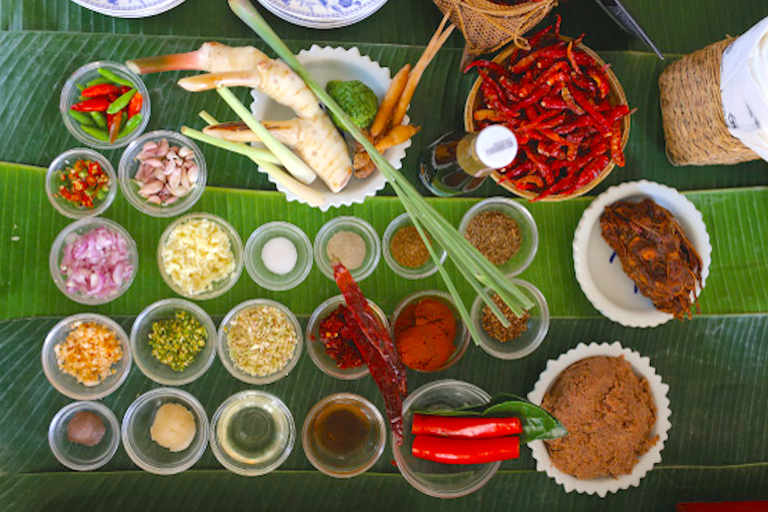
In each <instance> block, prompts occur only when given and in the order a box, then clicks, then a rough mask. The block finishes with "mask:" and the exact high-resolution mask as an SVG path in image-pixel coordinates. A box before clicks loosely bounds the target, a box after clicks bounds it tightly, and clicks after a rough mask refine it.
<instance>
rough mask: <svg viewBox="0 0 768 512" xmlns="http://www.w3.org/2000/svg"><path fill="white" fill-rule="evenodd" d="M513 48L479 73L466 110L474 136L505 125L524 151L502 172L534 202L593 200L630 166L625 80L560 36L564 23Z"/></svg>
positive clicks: (507, 183)
mask: <svg viewBox="0 0 768 512" xmlns="http://www.w3.org/2000/svg"><path fill="white" fill-rule="evenodd" d="M530 44H531V49H530V50H520V49H519V48H517V47H515V46H510V47H509V48H507V49H505V50H504V51H502V52H501V53H499V55H497V56H496V57H495V58H494V59H493V60H492V61H487V60H476V61H474V62H472V63H470V65H469V66H468V67H467V69H466V70H465V71H469V70H470V69H477V72H478V73H479V74H480V77H479V78H478V79H477V81H476V82H475V84H474V86H473V87H472V89H471V91H470V93H469V96H468V98H467V103H466V105H465V109H464V124H465V128H466V130H467V131H470V132H472V131H478V130H480V129H482V128H484V127H485V126H488V125H490V124H504V125H505V126H507V127H509V128H510V129H511V130H512V131H514V132H515V135H516V136H517V138H518V143H519V146H520V150H519V151H518V156H517V158H515V160H514V161H513V162H512V164H510V165H509V166H508V167H506V168H504V169H499V170H498V171H494V172H493V174H492V175H491V176H492V177H493V179H494V180H495V181H496V182H497V183H498V184H499V185H501V186H502V187H504V188H505V189H507V190H509V191H511V192H513V193H515V194H517V195H518V196H521V197H524V198H526V199H529V200H531V201H563V200H565V199H571V198H574V197H578V196H581V195H583V194H586V193H587V192H589V191H590V190H592V189H593V188H595V187H596V186H597V185H598V184H599V183H600V182H602V181H603V180H604V179H605V178H606V177H607V176H608V175H609V174H610V173H611V171H613V169H614V167H615V166H616V165H618V166H620V167H623V166H624V162H625V160H624V148H625V146H626V144H627V141H628V140H629V129H630V116H629V114H630V109H629V106H628V105H627V97H626V95H625V94H624V89H623V88H622V87H621V84H620V83H619V80H618V78H616V75H615V74H614V73H613V72H612V71H611V69H610V67H609V65H608V64H606V62H605V61H603V60H602V59H601V58H600V57H599V56H598V55H597V53H595V52H594V51H593V50H591V49H590V48H588V47H586V46H584V45H583V44H582V43H581V37H580V38H578V39H572V38H569V37H566V36H562V35H560V33H559V18H558V20H557V22H556V23H555V24H554V25H553V26H551V27H547V28H545V29H544V30H542V31H541V32H539V33H538V34H536V35H534V36H533V37H531V39H530Z"/></svg>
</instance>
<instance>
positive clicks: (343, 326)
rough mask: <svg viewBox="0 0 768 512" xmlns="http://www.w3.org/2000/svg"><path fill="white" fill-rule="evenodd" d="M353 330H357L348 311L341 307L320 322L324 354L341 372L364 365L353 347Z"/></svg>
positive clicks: (320, 335)
mask: <svg viewBox="0 0 768 512" xmlns="http://www.w3.org/2000/svg"><path fill="white" fill-rule="evenodd" d="M353 329H358V330H359V327H357V324H356V323H355V322H354V321H353V320H352V316H351V313H350V312H349V309H348V308H347V307H346V306H344V305H341V306H339V307H338V308H336V309H335V310H333V311H332V312H331V314H330V315H328V316H327V317H325V318H324V319H323V320H322V321H321V322H320V328H319V333H318V334H319V337H320V341H321V342H322V343H323V345H324V346H325V353H326V354H328V357H330V358H331V359H333V360H334V361H336V366H337V367H338V368H340V369H342V370H347V369H349V368H357V367H358V366H362V365H363V364H365V361H363V358H362V356H361V355H360V351H359V350H357V347H355V337H354V333H353V332H352V330H353Z"/></svg>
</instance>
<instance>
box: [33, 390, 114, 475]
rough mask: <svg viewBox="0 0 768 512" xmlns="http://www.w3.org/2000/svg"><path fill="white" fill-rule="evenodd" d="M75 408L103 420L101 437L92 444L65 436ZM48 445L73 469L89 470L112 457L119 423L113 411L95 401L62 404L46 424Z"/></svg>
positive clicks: (100, 465) (60, 460)
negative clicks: (47, 425)
mask: <svg viewBox="0 0 768 512" xmlns="http://www.w3.org/2000/svg"><path fill="white" fill-rule="evenodd" d="M79 412H92V413H93V414H96V415H97V416H99V417H100V418H101V421H103V422H104V427H105V428H106V431H105V432H104V437H102V438H101V441H99V442H98V444H96V445H95V446H85V445H82V444H78V443H73V442H72V441H70V440H69V438H68V436H67V427H68V426H69V422H70V420H72V418H73V417H74V415H75V414H77V413H79ZM48 445H49V446H50V447H51V451H52V452H53V455H54V456H55V457H56V459H57V460H58V461H59V462H61V463H62V464H63V465H65V466H66V467H68V468H69V469H73V470H75V471H93V470H94V469H98V468H100V467H102V466H103V465H104V464H106V463H107V462H109V461H110V460H112V457H113V456H114V455H115V452H116V451H117V447H118V446H120V423H118V421H117V418H116V417H115V413H113V412H112V411H111V410H110V409H109V408H108V407H107V406H105V405H103V404H100V403H98V402H74V403H71V404H69V405H67V406H65V407H63V408H62V409H61V410H60V411H59V412H57V413H56V416H54V417H53V419H52V420H51V424H50V426H49V427H48Z"/></svg>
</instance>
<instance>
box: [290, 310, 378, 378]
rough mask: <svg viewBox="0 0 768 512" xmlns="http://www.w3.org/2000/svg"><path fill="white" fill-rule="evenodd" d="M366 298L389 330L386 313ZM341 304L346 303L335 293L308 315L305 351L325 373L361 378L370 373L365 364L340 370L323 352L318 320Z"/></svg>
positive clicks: (337, 376)
mask: <svg viewBox="0 0 768 512" xmlns="http://www.w3.org/2000/svg"><path fill="white" fill-rule="evenodd" d="M367 300H368V306H370V308H371V309H372V310H373V312H374V313H376V316H377V317H378V318H379V321H381V324H382V325H383V326H384V329H386V330H389V322H388V321H387V315H386V314H385V313H384V311H383V310H382V309H381V308H380V307H379V306H377V305H376V303H375V302H373V301H372V300H370V299H367ZM342 304H346V301H345V300H344V296H343V295H336V296H335V297H331V298H330V299H328V300H326V301H324V302H323V303H322V304H320V305H319V306H317V308H316V309H315V311H314V312H313V313H312V316H310V317H309V322H308V323H307V332H306V333H305V335H304V340H305V342H306V344H307V352H309V357H311V358H312V361H313V362H314V363H315V366H317V367H318V368H320V370H321V371H322V372H323V373H325V374H326V375H330V376H331V377H336V378H337V379H342V380H356V379H361V378H363V377H365V376H366V375H368V374H369V373H370V372H369V370H368V366H367V365H366V364H362V365H360V366H358V367H355V368H347V369H344V370H342V369H341V368H339V367H338V366H336V361H334V360H333V359H332V358H331V357H330V356H329V355H328V354H326V353H325V346H324V345H323V342H322V341H320V322H322V321H323V320H324V319H325V317H327V316H328V315H329V314H331V313H332V312H333V311H334V310H336V308H338V307H339V306H341V305H342Z"/></svg>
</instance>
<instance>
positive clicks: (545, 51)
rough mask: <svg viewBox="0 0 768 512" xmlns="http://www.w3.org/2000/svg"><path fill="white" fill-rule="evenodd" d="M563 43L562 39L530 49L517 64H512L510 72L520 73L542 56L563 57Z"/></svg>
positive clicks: (546, 57) (545, 57)
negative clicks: (536, 48) (542, 46)
mask: <svg viewBox="0 0 768 512" xmlns="http://www.w3.org/2000/svg"><path fill="white" fill-rule="evenodd" d="M565 47H566V45H565V43H564V42H563V41H560V42H558V43H555V44H553V45H550V46H545V47H544V48H539V49H538V50H535V51H532V52H531V53H529V54H528V55H526V56H525V57H523V58H522V59H520V60H519V61H518V62H517V64H515V65H514V66H512V72H513V73H518V74H519V73H522V72H524V71H525V70H527V69H528V68H530V67H531V66H532V65H533V64H534V63H535V62H536V61H537V60H538V59H541V58H544V59H562V58H563V57H565Z"/></svg>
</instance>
